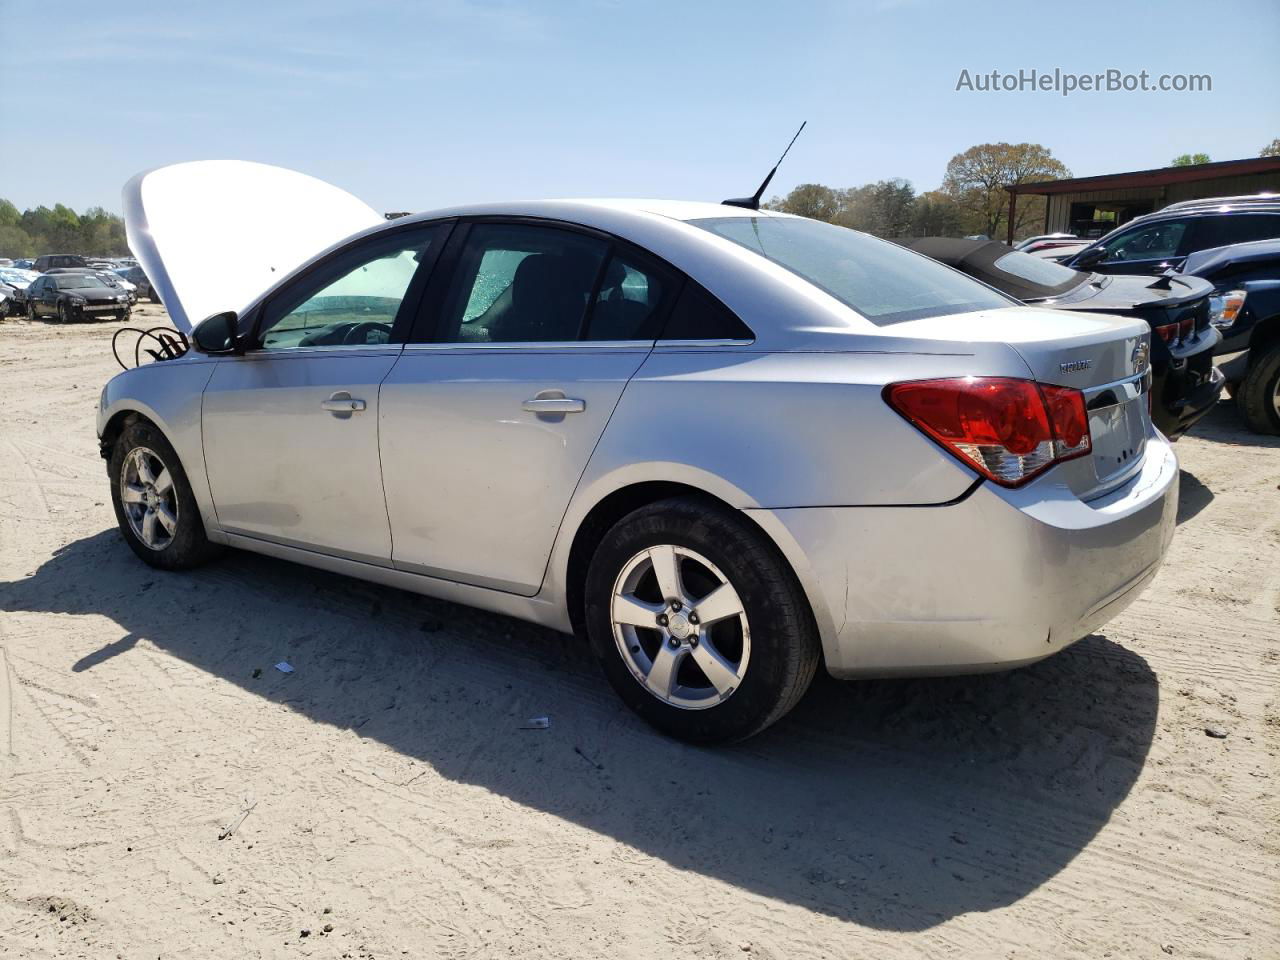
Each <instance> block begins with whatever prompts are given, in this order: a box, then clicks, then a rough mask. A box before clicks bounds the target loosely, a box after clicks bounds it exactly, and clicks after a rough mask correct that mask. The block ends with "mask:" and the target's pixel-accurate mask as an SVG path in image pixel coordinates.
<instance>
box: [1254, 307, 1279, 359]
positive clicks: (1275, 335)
mask: <svg viewBox="0 0 1280 960" xmlns="http://www.w3.org/2000/svg"><path fill="white" fill-rule="evenodd" d="M1277 340H1280V313H1277V314H1275V315H1273V316H1270V317H1267V318H1265V319H1263V320H1259V321H1258V322H1257V323H1256V324H1255V325H1254V328H1253V332H1252V333H1251V334H1250V335H1249V359H1250V361H1251V362H1252V360H1253V357H1254V355H1255V351H1256V352H1257V354H1259V355H1260V354H1261V353H1262V351H1263V350H1265V349H1266V348H1267V347H1269V346H1271V344H1273V343H1275V342H1276V341H1277Z"/></svg>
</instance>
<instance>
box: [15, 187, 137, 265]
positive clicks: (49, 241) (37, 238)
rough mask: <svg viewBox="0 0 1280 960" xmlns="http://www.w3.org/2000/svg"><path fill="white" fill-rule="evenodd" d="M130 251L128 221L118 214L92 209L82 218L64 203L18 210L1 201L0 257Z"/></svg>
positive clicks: (107, 254) (115, 254)
mask: <svg viewBox="0 0 1280 960" xmlns="http://www.w3.org/2000/svg"><path fill="white" fill-rule="evenodd" d="M128 252H129V244H128V242H127V241H126V240H125V232H124V221H123V220H122V219H121V218H120V217H118V216H116V215H115V214H114V213H109V212H108V211H106V210H104V209H102V208H101V207H92V208H90V209H88V210H86V211H85V212H84V215H83V216H81V215H79V214H77V213H76V212H75V211H74V210H72V209H71V208H70V207H68V206H65V205H64V204H61V203H59V204H55V205H54V206H53V208H52V209H50V208H49V207H43V206H42V207H35V208H34V209H28V210H24V211H23V212H22V213H18V208H17V207H15V206H14V205H13V204H12V203H10V202H9V201H8V200H5V199H3V198H0V257H31V256H38V255H40V254H42V253H81V254H87V255H89V256H98V257H118V256H124V255H125V254H127V253H128Z"/></svg>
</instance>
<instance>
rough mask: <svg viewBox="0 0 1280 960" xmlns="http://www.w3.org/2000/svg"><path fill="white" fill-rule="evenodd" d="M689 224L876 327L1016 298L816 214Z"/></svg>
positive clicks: (997, 305) (988, 307) (992, 306)
mask: <svg viewBox="0 0 1280 960" xmlns="http://www.w3.org/2000/svg"><path fill="white" fill-rule="evenodd" d="M689 222H690V223H691V224H692V225H693V226H695V227H700V228H702V229H703V230H707V231H709V232H711V233H714V234H716V235H717V236H721V237H724V238H725V239H726V240H732V241H733V242H734V243H736V244H738V245H739V246H743V247H746V248H747V249H748V250H751V251H753V252H755V253H758V254H760V255H761V256H763V257H765V258H766V259H768V260H772V261H773V262H774V263H776V264H778V265H779V266H782V267H785V268H786V269H788V270H790V271H791V272H792V273H795V274H797V275H798V276H801V277H803V278H804V279H805V280H808V281H809V282H810V283H812V284H813V285H814V286H816V287H819V288H820V289H822V290H825V291H826V292H827V293H829V294H831V295H832V296H833V297H835V298H836V299H837V300H839V301H840V302H841V303H843V304H845V305H846V306H849V307H851V308H853V309H854V310H856V311H857V312H858V313H860V314H862V316H864V317H866V318H867V319H868V320H870V321H871V322H872V323H875V324H878V325H885V324H890V323H900V322H902V321H904V320H918V319H920V318H922V317H938V316H945V315H947V314H959V313H968V312H970V311H972V310H992V309H997V308H1000V307H1011V306H1015V305H1016V304H1017V301H1016V300H1013V299H1010V298H1008V297H1005V296H1004V295H1003V294H1000V293H997V292H996V291H994V290H992V289H991V288H990V287H988V286H986V285H985V284H982V283H979V282H978V281H976V280H972V279H970V278H969V277H966V276H965V275H964V274H962V273H960V272H958V271H956V270H952V269H951V268H950V267H944V266H943V265H942V264H940V263H937V262H936V261H933V260H930V259H929V258H928V257H924V256H921V255H919V254H916V253H912V252H910V251H908V250H904V249H903V248H902V247H899V246H897V245H896V244H892V243H889V242H887V241H884V240H877V239H876V238H875V237H870V236H867V235H866V234H863V233H857V232H855V231H853V230H848V229H846V228H844V227H837V226H833V225H832V224H829V223H822V222H820V221H818V220H806V219H803V218H800V217H795V218H791V217H787V218H773V217H717V218H715V219H710V220H691V221H689Z"/></svg>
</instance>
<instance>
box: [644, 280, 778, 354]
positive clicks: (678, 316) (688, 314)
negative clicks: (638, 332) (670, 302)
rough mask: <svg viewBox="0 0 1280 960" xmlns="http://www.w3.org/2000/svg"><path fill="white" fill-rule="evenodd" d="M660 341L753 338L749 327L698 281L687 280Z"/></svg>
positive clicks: (753, 335)
mask: <svg viewBox="0 0 1280 960" xmlns="http://www.w3.org/2000/svg"><path fill="white" fill-rule="evenodd" d="M662 339H663V340H754V339H755V334H754V333H752V332H751V328H750V327H748V326H747V325H746V324H745V323H743V322H742V321H741V320H740V319H738V315H737V314H736V313H734V312H733V311H732V310H730V309H729V308H728V307H726V306H725V305H724V304H723V303H721V302H720V301H719V300H717V299H716V298H715V297H713V296H712V295H711V294H709V293H708V292H707V291H706V290H704V289H703V288H702V286H701V285H700V284H697V283H695V282H694V281H692V280H686V281H685V284H684V289H683V290H682V291H680V299H678V300H677V301H676V305H675V307H674V309H672V311H671V316H670V317H669V318H668V319H667V323H666V326H664V327H663V329H662Z"/></svg>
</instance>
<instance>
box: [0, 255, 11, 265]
mask: <svg viewBox="0 0 1280 960" xmlns="http://www.w3.org/2000/svg"><path fill="white" fill-rule="evenodd" d="M12 266H13V261H12V260H10V259H9V258H8V257H0V267H12Z"/></svg>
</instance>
